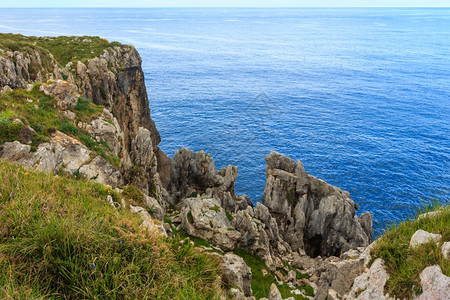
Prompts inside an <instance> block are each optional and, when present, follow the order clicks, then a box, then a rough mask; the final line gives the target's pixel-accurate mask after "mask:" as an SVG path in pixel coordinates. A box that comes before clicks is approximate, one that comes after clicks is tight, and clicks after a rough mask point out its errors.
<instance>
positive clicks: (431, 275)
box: [416, 265, 450, 300]
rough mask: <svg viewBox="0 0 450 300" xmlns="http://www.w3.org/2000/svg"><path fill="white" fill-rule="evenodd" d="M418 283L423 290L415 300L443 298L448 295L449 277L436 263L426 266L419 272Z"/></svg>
mask: <svg viewBox="0 0 450 300" xmlns="http://www.w3.org/2000/svg"><path fill="white" fill-rule="evenodd" d="M420 284H421V285H422V291H423V292H422V294H421V295H420V296H418V297H417V298H416V299H417V300H428V299H435V300H445V299H448V297H449V295H450V277H448V276H445V275H444V274H442V270H441V268H440V267H439V266H438V265H434V266H430V267H427V268H425V269H424V270H423V271H422V273H420Z"/></svg>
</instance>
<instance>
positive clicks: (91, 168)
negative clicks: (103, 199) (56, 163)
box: [79, 156, 123, 188]
mask: <svg viewBox="0 0 450 300" xmlns="http://www.w3.org/2000/svg"><path fill="white" fill-rule="evenodd" d="M79 171H80V174H82V175H83V176H85V177H86V178H87V179H92V180H95V181H97V182H99V183H101V184H105V185H110V186H112V187H113V188H115V187H117V186H121V185H123V179H122V174H121V173H120V172H119V170H117V168H116V167H114V166H112V165H111V164H110V163H109V162H108V161H107V160H106V159H104V158H103V157H101V156H97V157H95V158H94V159H93V160H92V161H91V162H90V163H89V164H86V165H84V166H82V167H81V168H80V170H79Z"/></svg>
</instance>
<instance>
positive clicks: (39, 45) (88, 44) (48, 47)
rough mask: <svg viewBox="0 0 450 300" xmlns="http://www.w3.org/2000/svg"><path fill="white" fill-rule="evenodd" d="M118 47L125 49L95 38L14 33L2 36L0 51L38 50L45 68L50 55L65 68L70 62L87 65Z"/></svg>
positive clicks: (2, 34)
mask: <svg viewBox="0 0 450 300" xmlns="http://www.w3.org/2000/svg"><path fill="white" fill-rule="evenodd" d="M116 46H121V47H124V46H123V45H122V44H120V43H119V42H109V41H108V40H106V39H102V38H100V37H95V36H94V37H93V36H79V37H76V36H59V37H34V36H23V35H21V34H12V33H1V34H0V49H2V50H6V51H22V52H27V51H29V50H37V51H38V52H39V54H40V56H41V59H42V60H43V65H44V66H46V65H48V61H49V60H50V59H51V58H50V55H49V54H50V53H51V54H52V55H53V57H54V59H55V60H56V61H58V62H59V63H60V64H61V65H62V66H65V65H66V64H67V63H69V62H77V61H81V62H83V63H85V62H86V61H87V60H89V59H91V58H94V57H97V56H99V55H100V54H102V52H103V51H104V50H105V49H108V48H113V47H116ZM3 54H4V53H3ZM0 55H1V53H0Z"/></svg>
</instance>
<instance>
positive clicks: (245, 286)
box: [220, 253, 252, 297]
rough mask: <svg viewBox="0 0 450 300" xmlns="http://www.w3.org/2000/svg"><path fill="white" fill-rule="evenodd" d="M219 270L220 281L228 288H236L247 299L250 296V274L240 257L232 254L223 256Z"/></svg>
mask: <svg viewBox="0 0 450 300" xmlns="http://www.w3.org/2000/svg"><path fill="white" fill-rule="evenodd" d="M220 270H221V272H222V280H223V282H224V283H225V284H226V285H227V286H228V287H235V288H238V289H239V290H240V291H241V292H243V293H244V295H245V296H247V297H248V296H251V295H252V289H251V284H250V282H251V280H252V272H251V270H250V268H249V267H248V266H247V265H246V264H245V262H244V260H243V259H242V258H241V257H239V256H237V255H235V254H233V253H227V254H225V255H224V256H223V258H222V261H221V268H220Z"/></svg>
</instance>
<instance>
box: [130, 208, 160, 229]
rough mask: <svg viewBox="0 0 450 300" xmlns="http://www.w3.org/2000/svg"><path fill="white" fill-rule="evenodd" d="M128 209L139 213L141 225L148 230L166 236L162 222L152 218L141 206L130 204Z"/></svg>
mask: <svg viewBox="0 0 450 300" xmlns="http://www.w3.org/2000/svg"><path fill="white" fill-rule="evenodd" d="M130 210H131V211H132V212H134V213H137V214H139V216H140V217H141V219H142V221H143V222H142V224H141V227H142V228H145V229H146V230H148V231H149V232H155V233H158V234H161V235H163V236H167V232H166V230H165V228H164V226H163V224H162V223H161V222H160V221H159V220H154V219H152V217H151V216H150V213H149V212H148V211H147V210H146V209H145V208H143V207H140V206H133V205H130Z"/></svg>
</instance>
